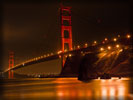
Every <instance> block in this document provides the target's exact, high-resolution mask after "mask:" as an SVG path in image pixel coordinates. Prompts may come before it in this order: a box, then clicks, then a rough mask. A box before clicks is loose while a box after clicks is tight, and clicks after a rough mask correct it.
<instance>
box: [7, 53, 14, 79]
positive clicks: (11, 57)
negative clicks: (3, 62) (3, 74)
mask: <svg viewBox="0 0 133 100" xmlns="http://www.w3.org/2000/svg"><path fill="white" fill-rule="evenodd" d="M13 66H14V52H13V51H9V67H8V68H9V69H10V68H13ZM8 78H13V70H10V71H9V72H8Z"/></svg>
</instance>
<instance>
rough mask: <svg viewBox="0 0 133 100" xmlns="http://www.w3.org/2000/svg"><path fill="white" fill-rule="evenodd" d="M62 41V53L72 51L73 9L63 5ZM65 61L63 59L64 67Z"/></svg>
mask: <svg viewBox="0 0 133 100" xmlns="http://www.w3.org/2000/svg"><path fill="white" fill-rule="evenodd" d="M60 10H61V11H60V13H61V40H62V52H64V51H68V50H69V51H70V50H72V25H71V7H65V6H63V5H62V4H61V9H60ZM64 63H65V59H64V57H62V66H64Z"/></svg>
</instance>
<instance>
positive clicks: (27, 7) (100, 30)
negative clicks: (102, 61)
mask: <svg viewBox="0 0 133 100" xmlns="http://www.w3.org/2000/svg"><path fill="white" fill-rule="evenodd" d="M64 5H69V6H71V7H72V35H73V45H74V46H77V45H84V44H85V43H88V44H91V43H92V42H93V41H94V40H97V41H99V42H100V41H101V40H103V39H104V38H105V37H109V38H111V37H114V36H117V35H118V34H124V33H126V32H130V27H129V25H130V23H129V22H130V9H129V8H130V7H129V4H128V3H126V2H82V0H81V2H76V1H75V2H74V1H73V2H70V1H69V2H67V1H66V2H64ZM59 7H60V2H5V3H4V4H3V41H4V42H3V45H4V56H3V59H4V64H3V69H5V68H8V50H13V51H14V52H15V64H18V63H20V62H22V61H25V60H27V59H30V58H33V57H37V56H41V55H44V54H47V53H51V52H53V53H56V52H57V51H59V50H60V49H61V33H60V10H59ZM1 69H2V67H1ZM60 69H61V66H60V60H55V61H50V62H46V63H40V64H38V65H33V66H29V67H28V68H27V67H25V68H22V69H20V70H18V71H16V72H22V73H23V72H25V73H43V72H44V73H49V72H50V73H59V72H60Z"/></svg>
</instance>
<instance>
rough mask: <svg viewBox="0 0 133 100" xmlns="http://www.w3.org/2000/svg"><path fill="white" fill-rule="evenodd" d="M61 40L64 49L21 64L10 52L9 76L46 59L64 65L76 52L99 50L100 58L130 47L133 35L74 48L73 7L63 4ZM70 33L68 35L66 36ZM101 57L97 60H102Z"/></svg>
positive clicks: (128, 34) (7, 70)
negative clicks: (56, 60) (124, 41)
mask: <svg viewBox="0 0 133 100" xmlns="http://www.w3.org/2000/svg"><path fill="white" fill-rule="evenodd" d="M60 11H61V40H62V49H61V50H60V51H58V52H56V53H49V54H45V55H41V56H39V57H35V58H32V59H29V60H27V61H24V62H22V63H20V64H16V65H14V52H12V51H11V52H10V53H9V67H8V69H6V70H5V71H4V72H9V76H10V77H13V70H16V69H19V68H23V67H26V66H29V65H32V64H37V63H41V62H45V61H50V60H54V59H61V60H62V67H63V66H64V64H65V60H66V58H67V57H68V56H69V57H71V56H74V55H76V54H82V55H85V54H86V53H92V52H99V58H100V59H102V58H103V57H104V55H105V52H106V53H107V52H108V53H109V52H110V51H111V53H112V52H113V51H119V52H122V51H123V49H129V48H130V42H131V37H132V35H131V34H130V33H127V34H126V35H125V36H120V35H118V36H117V37H114V38H112V39H108V38H105V39H104V40H103V41H102V42H99V43H98V42H97V41H94V42H93V43H91V44H87V43H85V45H84V46H83V47H81V46H80V45H78V46H76V48H73V47H74V46H72V26H71V7H64V6H62V5H61V8H60ZM65 21H67V22H68V25H65ZM66 34H68V36H66ZM122 39H125V40H126V41H128V44H124V43H123V42H121V41H123V40H122ZM100 59H99V60H98V61H97V63H98V62H100Z"/></svg>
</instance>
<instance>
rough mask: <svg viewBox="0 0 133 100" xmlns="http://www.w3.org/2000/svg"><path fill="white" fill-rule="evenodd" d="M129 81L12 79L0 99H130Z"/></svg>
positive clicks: (7, 81) (7, 83)
mask: <svg viewBox="0 0 133 100" xmlns="http://www.w3.org/2000/svg"><path fill="white" fill-rule="evenodd" d="M129 82H130V80H129V79H110V80H100V79H97V80H93V81H90V82H87V83H85V82H81V81H78V80H77V78H45V79H37V78H36V79H12V80H5V84H4V86H3V87H4V90H3V93H2V94H1V95H0V97H1V98H2V99H0V100H22V99H24V100H29V99H30V100H31V99H32V100H131V99H130V98H129V97H128V95H129ZM132 99H133V98H132Z"/></svg>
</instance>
